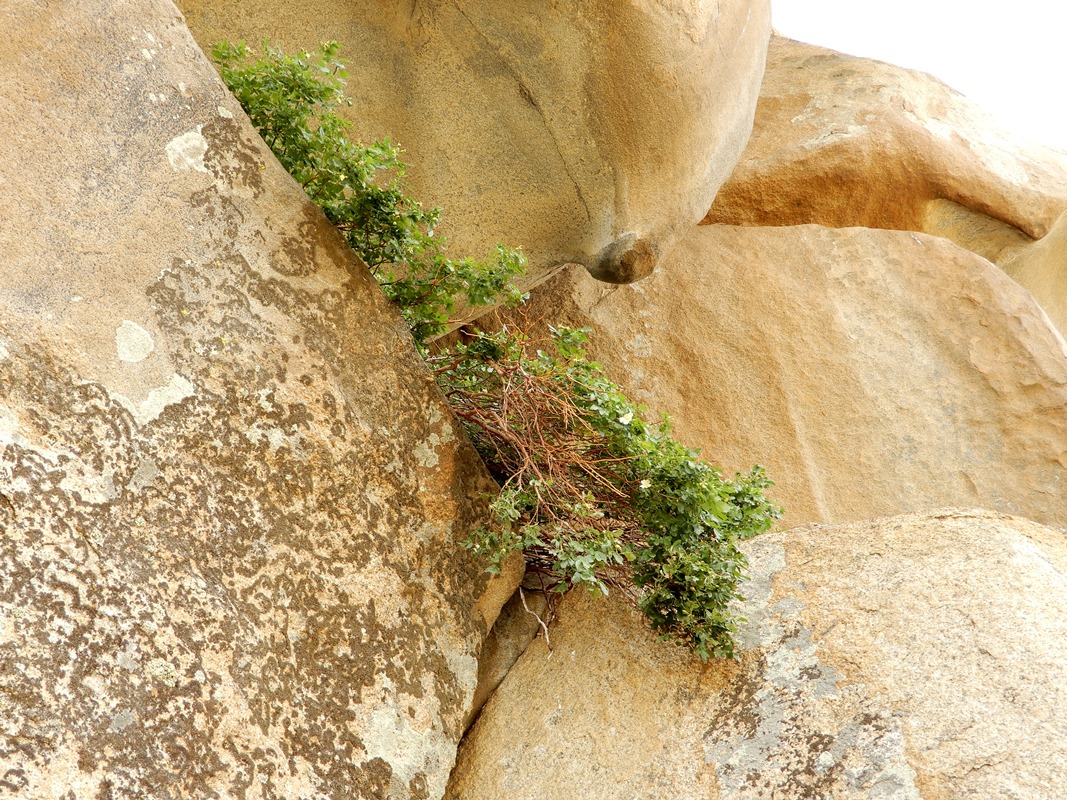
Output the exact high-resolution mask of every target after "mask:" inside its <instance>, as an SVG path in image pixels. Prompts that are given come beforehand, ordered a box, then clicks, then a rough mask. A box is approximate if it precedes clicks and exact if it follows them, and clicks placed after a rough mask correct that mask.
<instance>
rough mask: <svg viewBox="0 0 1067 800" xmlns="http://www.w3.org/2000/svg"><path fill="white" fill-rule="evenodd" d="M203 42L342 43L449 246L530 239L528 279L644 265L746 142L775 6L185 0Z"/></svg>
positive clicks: (359, 87) (359, 88) (602, 0)
mask: <svg viewBox="0 0 1067 800" xmlns="http://www.w3.org/2000/svg"><path fill="white" fill-rule="evenodd" d="M179 5H180V6H181V7H182V9H183V10H184V12H185V13H186V15H187V18H188V21H189V26H190V28H191V29H192V31H193V33H194V34H195V35H196V36H197V38H198V39H199V41H200V42H201V44H204V45H206V44H208V43H210V42H213V41H216V40H218V39H222V38H227V39H231V40H235V39H246V40H247V41H249V42H253V43H258V42H259V41H261V40H262V39H264V38H268V39H270V40H271V41H272V42H273V43H274V44H275V45H278V46H282V47H284V48H285V49H286V50H288V51H293V50H296V49H314V48H315V47H317V46H318V43H319V42H320V41H323V40H326V39H336V40H339V41H340V42H341V43H342V45H343V53H342V54H343V55H344V56H346V57H347V58H348V59H349V61H350V62H351V63H350V66H351V69H350V77H349V81H350V83H349V94H350V95H351V96H352V97H353V99H354V101H355V102H354V104H353V106H352V109H351V119H352V121H353V122H354V124H355V130H356V132H358V134H359V135H360V136H362V137H364V138H365V139H368V140H369V139H373V138H377V137H382V136H390V137H392V139H393V140H394V141H397V142H399V143H400V144H401V145H402V146H403V148H404V150H405V157H406V160H407V161H409V162H410V163H411V169H410V170H409V172H408V179H409V181H410V184H411V186H412V187H413V189H414V193H415V195H416V196H417V197H419V198H420V199H421V200H423V202H425V203H427V204H432V205H440V206H442V207H443V208H444V209H445V215H444V222H443V224H442V226H441V231H442V232H443V233H444V234H445V235H446V236H447V237H448V239H449V241H450V246H451V251H452V252H454V253H459V254H464V255H476V256H480V255H482V254H485V253H487V252H488V251H489V250H490V249H491V248H493V247H494V246H495V245H497V244H498V243H506V244H509V245H521V246H522V247H523V248H524V250H525V253H526V255H527V257H528V260H529V281H530V282H531V283H533V282H536V281H537V280H539V279H540V278H543V277H545V276H546V275H547V274H549V273H550V272H551V271H552V270H553V269H554V268H555V267H556V266H557V265H559V264H563V263H581V264H584V265H585V266H586V267H588V268H589V269H590V271H591V272H592V273H593V274H594V275H596V276H597V277H599V278H601V279H603V280H609V281H614V282H626V281H632V280H636V279H639V278H642V277H644V276H645V275H647V274H648V273H649V272H650V271H651V270H652V268H653V267H654V265H655V263H656V262H657V261H658V260H659V259H660V258H662V256H663V255H664V254H665V253H666V252H667V251H668V250H669V249H670V247H671V246H672V245H673V244H674V242H675V241H676V240H677V239H678V238H679V237H680V236H681V235H682V234H683V232H684V231H685V230H686V229H688V228H689V227H691V226H692V225H694V224H696V223H697V222H698V221H699V220H700V219H701V218H702V217H703V216H704V214H705V213H706V212H707V209H708V207H709V206H710V205H711V201H712V199H713V198H714V197H715V192H716V190H717V189H718V188H719V186H720V185H721V184H722V182H723V181H724V180H725V179H726V178H727V177H728V176H729V174H730V172H731V171H732V170H733V168H734V166H735V165H736V163H737V160H738V157H739V156H740V154H741V151H742V150H743V149H744V146H745V142H746V141H747V139H748V135H749V132H750V130H751V127H752V115H753V113H754V110H755V105H756V97H757V95H758V93H759V85H760V79H761V77H762V75H763V65H764V59H765V56H766V48H767V40H768V38H769V36H770V3H769V2H768V0H720V1H719V2H716V3H702V2H695V1H694V0H683V1H682V2H671V3H664V2H660V1H659V0H594V1H593V2H590V0H564V1H563V2H553V3H525V4H518V5H516V4H514V3H501V2H499V1H498V0H450V1H449V2H444V1H443V0H416V1H415V2H403V3H401V2H387V3H380V2H379V3H361V2H344V3H339V2H336V1H335V0H311V2H305V3H302V4H301V6H300V13H299V14H294V13H293V6H292V4H291V3H290V2H288V0H263V1H262V2H256V3H247V2H243V0H180V3H179Z"/></svg>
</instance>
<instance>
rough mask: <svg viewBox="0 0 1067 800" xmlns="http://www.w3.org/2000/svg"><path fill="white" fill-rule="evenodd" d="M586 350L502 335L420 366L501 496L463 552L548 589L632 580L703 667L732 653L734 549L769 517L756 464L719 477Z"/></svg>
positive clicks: (575, 344) (772, 513)
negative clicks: (545, 580) (511, 561)
mask: <svg viewBox="0 0 1067 800" xmlns="http://www.w3.org/2000/svg"><path fill="white" fill-rule="evenodd" d="M585 342H586V331H582V330H573V329H568V328H559V329H555V330H554V331H553V338H552V342H550V343H546V347H547V349H538V348H536V347H535V346H534V344H533V343H532V342H531V341H530V339H529V338H528V337H527V335H526V334H525V333H523V332H512V331H508V330H504V331H501V332H499V333H496V334H482V335H478V336H477V337H475V338H474V339H473V340H472V341H470V342H468V343H466V344H460V345H457V346H456V347H455V348H454V350H452V351H450V352H447V353H442V354H440V355H436V356H432V357H431V358H430V359H429V363H430V365H431V367H433V368H434V370H435V373H436V376H437V381H438V383H439V385H440V386H441V388H442V390H443V391H444V393H445V396H446V397H447V398H448V400H449V403H450V405H451V406H452V409H453V411H454V412H455V414H456V416H457V417H459V419H460V420H462V422H463V424H464V426H465V427H466V430H467V434H468V436H469V437H470V439H471V441H472V442H473V443H474V445H475V447H476V448H477V449H478V451H479V452H480V453H481V455H482V458H483V459H484V460H485V462H486V464H487V465H488V466H489V468H490V470H491V471H492V473H493V474H494V476H495V477H496V478H497V479H498V481H500V483H501V485H502V489H501V492H500V495H499V497H498V498H497V499H496V500H495V501H494V502H493V504H492V510H493V513H494V515H495V517H496V520H495V522H496V525H494V526H492V527H485V528H482V529H479V530H477V531H475V532H474V534H473V535H472V538H471V540H470V546H471V547H472V548H474V549H475V550H476V551H477V552H478V553H480V554H482V555H484V556H485V557H487V558H488V559H489V560H490V563H491V564H492V565H493V568H496V569H499V565H500V563H501V561H502V560H503V558H504V557H505V556H507V555H508V554H509V553H511V552H513V551H515V550H519V549H522V550H524V551H525V552H526V555H527V559H528V562H529V564H530V565H531V566H532V567H533V568H534V569H539V570H541V571H542V572H543V573H546V574H547V575H549V576H550V585H554V586H555V588H557V589H567V588H570V586H572V585H585V586H589V587H591V588H593V589H597V590H600V591H602V592H604V593H607V591H608V585H609V583H615V584H616V585H621V587H622V588H624V590H625V584H626V583H628V582H630V581H632V583H633V584H634V585H636V586H637V587H638V588H639V589H640V590H641V593H640V595H639V599H638V605H639V606H640V607H641V609H642V610H643V611H644V612H645V615H646V616H647V617H648V620H649V622H650V623H651V625H652V627H653V629H655V630H657V631H659V632H661V633H662V634H663V635H664V636H665V637H667V638H669V639H672V640H674V641H676V642H679V643H681V644H685V645H688V646H689V647H691V648H692V649H693V650H694V651H695V652H696V653H697V654H698V655H699V656H700V657H701V658H703V659H707V658H709V657H710V656H716V657H720V656H731V655H733V638H732V637H733V634H734V632H735V631H736V620H734V619H733V618H732V616H731V614H730V612H729V609H728V605H729V603H730V602H731V601H732V600H734V599H738V598H739V597H740V595H739V594H738V585H739V583H740V581H741V580H742V578H743V576H744V568H745V557H744V554H743V553H742V552H741V551H740V550H739V549H738V546H737V545H738V542H739V541H740V540H742V539H745V538H748V537H750V536H754V535H756V534H758V533H762V532H764V531H766V530H767V529H768V528H769V527H770V526H771V525H772V523H773V522H774V520H775V519H777V518H778V516H779V512H778V511H777V509H776V508H774V506H773V505H772V504H771V503H769V502H768V500H767V499H766V498H765V497H764V496H763V490H764V489H766V488H767V487H768V486H770V482H769V481H768V480H767V478H766V476H765V475H764V473H763V470H762V468H760V467H758V466H757V467H754V468H753V469H752V471H751V472H749V473H748V474H747V475H742V474H738V475H735V476H734V479H733V480H724V479H723V477H722V476H721V475H720V474H719V473H718V472H717V471H716V470H715V469H713V468H712V467H710V466H708V465H707V464H705V463H704V462H702V461H700V460H699V458H698V456H697V454H696V453H695V452H694V451H692V450H690V449H688V448H686V447H683V446H682V445H680V444H679V443H678V442H676V441H675V440H674V439H672V438H671V436H670V426H669V424H668V422H667V421H666V420H664V421H663V422H661V423H660V424H658V425H651V424H649V423H648V422H646V421H645V420H644V418H643V415H644V414H645V413H646V409H645V408H643V407H641V406H636V405H634V404H633V403H631V402H630V401H629V400H628V399H627V398H626V396H625V395H624V394H623V393H622V392H621V391H620V390H619V388H618V387H617V386H616V385H615V384H614V383H612V382H611V381H609V380H607V379H606V378H605V377H604V375H603V373H602V371H601V368H600V366H599V365H598V364H596V363H595V362H592V361H590V360H588V359H587V358H586V355H585V352H584V349H583V345H584V344H585ZM553 579H554V580H553Z"/></svg>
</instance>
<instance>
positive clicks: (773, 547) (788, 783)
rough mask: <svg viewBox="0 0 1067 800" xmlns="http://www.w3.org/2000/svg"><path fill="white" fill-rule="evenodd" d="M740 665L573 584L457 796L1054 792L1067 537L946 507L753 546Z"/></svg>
mask: <svg viewBox="0 0 1067 800" xmlns="http://www.w3.org/2000/svg"><path fill="white" fill-rule="evenodd" d="M746 550H747V552H748V554H749V558H750V562H751V565H750V575H751V581H750V582H749V583H748V584H747V586H746V592H747V595H748V600H747V601H746V602H745V603H744V604H743V605H742V607H741V608H740V611H741V612H742V613H743V614H744V615H745V616H746V617H747V618H748V620H749V623H748V625H746V626H745V627H744V628H743V631H742V639H741V645H742V654H741V657H740V659H739V661H738V662H717V663H716V662H712V663H709V664H707V665H704V664H701V663H700V662H699V661H698V660H697V659H696V658H695V657H693V656H691V655H689V654H688V653H686V652H685V651H684V650H682V649H680V648H677V647H674V646H671V645H667V644H663V643H659V642H657V641H656V638H655V637H654V636H653V635H652V634H651V633H650V632H649V631H648V629H647V628H646V627H645V626H644V623H643V622H642V620H641V618H640V617H639V616H638V615H637V614H636V613H635V612H634V611H632V610H631V609H630V608H628V607H625V606H623V605H622V604H621V603H619V602H618V601H614V602H613V601H606V600H601V599H598V598H595V597H593V596H592V595H589V594H587V593H585V592H572V593H571V594H570V595H568V597H567V598H566V599H565V600H564V601H563V603H562V604H561V606H560V609H559V613H558V615H557V618H556V622H555V624H554V625H553V627H552V637H551V639H552V643H553V650H552V652H549V651H548V650H547V648H546V646H545V643H544V640H543V639H538V640H537V641H535V642H534V644H533V645H532V646H531V647H530V648H529V649H528V650H527V651H526V653H525V655H523V657H522V658H521V659H520V660H519V662H518V663H517V664H516V666H515V668H514V669H513V670H512V671H511V673H510V674H509V675H508V677H507V678H506V679H505V681H504V683H503V684H502V685H501V687H500V689H499V690H498V691H497V692H496V694H495V695H494V696H493V697H492V698H491V699H490V701H489V703H488V704H487V705H486V707H485V708H484V709H483V711H482V714H481V717H480V718H479V720H478V722H477V723H476V724H475V726H474V728H473V729H472V732H471V733H470V734H469V735H468V736H467V738H466V739H465V740H464V742H463V744H462V745H461V748H460V756H459V760H458V762H457V766H456V770H455V772H454V773H453V775H452V779H451V781H450V784H449V790H448V793H447V795H446V797H448V798H450V800H497V798H502V797H507V798H509V799H510V800H543V798H547V797H581V798H588V799H589V800H616V799H617V800H662V799H663V798H672V799H674V800H755V799H756V798H759V800H801V799H802V798H811V799H812V800H814V799H816V798H817V799H818V800H845V799H851V798H855V800H861V799H862V800H871V798H879V799H881V800H889V799H890V798H891V799H892V800H920V798H921V800H964V799H965V798H977V797H982V798H993V797H998V798H1001V797H1002V798H1011V799H1012V800H1059V798H1060V797H1062V794H1063V786H1064V784H1065V782H1067V750H1065V749H1064V747H1063V742H1064V741H1067V650H1065V649H1064V647H1063V642H1064V641H1067V536H1065V534H1064V532H1063V531H1058V530H1053V529H1050V528H1046V527H1043V526H1040V525H1037V524H1035V523H1032V522H1029V521H1027V520H1023V519H1019V518H1012V517H1007V516H1001V515H997V514H993V513H989V512H981V511H943V512H937V513H928V514H914V515H906V516H900V517H895V518H888V519H882V520H877V521H873V522H861V523H855V524H847V525H837V526H826V525H811V526H805V527H802V528H798V529H794V530H791V531H787V532H785V533H776V534H767V535H764V536H761V537H758V538H756V539H755V540H752V541H751V542H748V543H747V544H746Z"/></svg>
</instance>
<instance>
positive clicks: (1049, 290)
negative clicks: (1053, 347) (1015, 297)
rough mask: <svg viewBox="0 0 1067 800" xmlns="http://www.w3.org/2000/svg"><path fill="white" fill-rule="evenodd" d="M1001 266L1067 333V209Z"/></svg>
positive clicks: (1064, 333)
mask: <svg viewBox="0 0 1067 800" xmlns="http://www.w3.org/2000/svg"><path fill="white" fill-rule="evenodd" d="M1001 266H1002V267H1003V268H1004V271H1005V272H1007V273H1008V274H1009V275H1011V276H1012V277H1013V278H1015V280H1017V281H1018V282H1019V283H1021V284H1022V285H1023V286H1025V287H1026V288H1027V289H1029V290H1030V291H1031V292H1033V294H1034V297H1035V298H1036V299H1037V301H1038V302H1039V303H1040V304H1041V307H1042V308H1043V309H1045V311H1046V312H1047V313H1048V315H1049V318H1050V319H1051V320H1052V322H1053V324H1055V326H1056V328H1057V329H1058V330H1059V331H1060V333H1062V334H1063V335H1064V336H1067V212H1064V213H1063V214H1062V215H1061V216H1060V218H1059V220H1057V222H1056V224H1055V225H1054V226H1053V228H1052V230H1051V231H1049V233H1048V235H1047V236H1045V237H1044V238H1043V239H1039V240H1038V241H1036V242H1034V243H1033V244H1032V245H1030V246H1029V247H1027V248H1026V249H1024V250H1020V251H1017V252H1015V253H1014V254H1013V255H1012V257H1011V258H1009V259H1007V260H1006V261H1005V262H1004V263H1002V264H1001Z"/></svg>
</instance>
